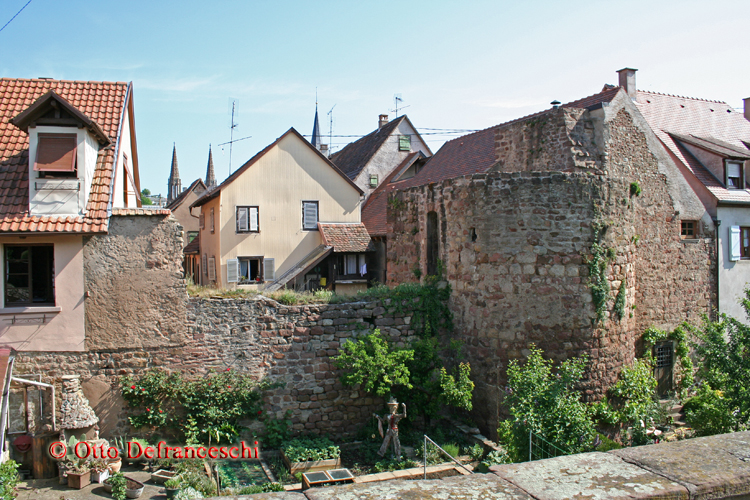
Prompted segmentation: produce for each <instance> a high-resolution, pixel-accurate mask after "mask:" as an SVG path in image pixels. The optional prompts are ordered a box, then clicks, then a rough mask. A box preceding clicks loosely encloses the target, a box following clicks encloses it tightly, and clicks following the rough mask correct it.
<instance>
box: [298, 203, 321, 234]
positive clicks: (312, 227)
mask: <svg viewBox="0 0 750 500" xmlns="http://www.w3.org/2000/svg"><path fill="white" fill-rule="evenodd" d="M310 206H314V207H315V223H314V224H311V223H310V220H309V219H308V218H307V207H310ZM319 221H320V204H319V202H318V201H317V200H303V201H302V230H304V231H317V230H318V222H319Z"/></svg>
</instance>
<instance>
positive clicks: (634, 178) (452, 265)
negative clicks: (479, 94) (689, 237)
mask: <svg viewBox="0 0 750 500" xmlns="http://www.w3.org/2000/svg"><path fill="white" fill-rule="evenodd" d="M615 105H616V106H615ZM638 117H639V115H638V113H637V111H634V110H633V109H632V103H631V104H627V103H623V102H620V103H614V104H613V105H612V106H611V108H609V109H606V110H599V112H598V113H591V112H589V111H585V110H553V111H551V112H550V113H549V116H548V117H547V118H546V119H547V121H546V122H545V121H544V119H545V118H544V116H539V117H535V118H534V119H533V121H528V120H527V121H524V122H517V123H513V124H511V126H509V127H504V128H502V130H499V131H498V132H497V135H496V137H497V138H498V141H497V142H496V148H497V149H498V150H499V151H498V155H499V157H503V158H506V159H507V161H512V162H513V163H512V164H511V163H507V162H506V163H503V161H501V162H499V163H498V168H503V170H507V171H511V172H513V173H508V172H506V171H504V172H493V173H489V174H477V175H474V176H471V177H462V178H456V179H449V180H446V181H443V182H441V183H435V184H430V185H424V186H417V187H413V188H410V189H408V190H405V191H402V192H397V193H396V195H395V198H394V200H393V202H391V203H389V207H388V210H389V213H388V217H389V222H390V223H392V224H393V228H394V229H393V231H394V232H393V234H392V235H389V251H388V263H389V267H388V282H389V283H390V284H396V283H401V282H404V281H417V280H419V279H423V278H421V277H422V276H425V275H426V274H427V273H428V265H427V263H428V261H429V260H430V248H437V249H438V250H437V254H438V257H439V259H440V261H441V263H442V266H443V269H444V272H445V277H446V278H447V280H448V281H449V283H450V284H451V286H452V290H453V292H452V296H451V302H450V307H451V309H452V310H453V312H454V314H455V316H456V321H455V323H456V329H457V331H458V332H459V333H460V335H462V336H463V338H464V340H465V342H466V347H465V350H464V351H465V353H466V355H467V357H468V358H469V361H470V362H471V365H472V378H473V379H474V381H475V383H476V392H475V402H476V403H477V404H475V408H476V410H475V417H476V419H477V421H478V423H479V424H480V426H482V425H484V426H485V427H483V430H484V431H485V432H488V433H490V434H491V435H494V431H495V429H496V428H497V425H496V424H497V421H498V419H499V418H500V416H501V413H502V410H501V402H502V396H503V391H504V386H505V384H506V378H505V372H506V369H507V365H508V363H509V362H510V361H511V360H514V359H523V358H524V357H525V356H526V355H527V354H528V349H529V345H530V344H532V343H534V344H536V345H537V346H538V347H540V348H542V349H543V350H544V352H545V354H546V355H547V356H548V357H550V358H553V359H556V360H558V361H559V360H564V359H566V358H568V357H570V356H574V355H579V354H586V355H587V356H588V359H589V368H588V374H587V377H588V378H587V382H586V386H585V387H584V390H585V393H586V395H587V397H588V398H589V399H594V398H598V397H600V396H601V395H602V394H603V393H604V392H605V391H606V389H607V388H608V387H610V386H611V385H612V384H613V383H614V382H615V381H616V379H617V376H618V374H619V372H620V369H621V367H622V366H623V365H624V364H627V363H630V362H631V361H632V360H633V358H634V356H635V355H636V354H637V341H638V339H639V337H640V334H641V333H642V331H643V330H644V329H645V328H647V327H649V326H657V327H660V328H674V327H675V326H677V325H678V324H679V323H680V322H681V321H683V320H686V319H697V317H698V315H700V314H702V313H710V312H711V307H712V305H713V304H715V290H716V283H715V278H714V276H715V268H714V264H713V263H715V256H714V255H713V252H714V250H713V249H714V246H715V244H714V242H713V240H712V238H710V237H707V238H703V239H699V240H697V241H694V242H689V243H686V242H684V241H683V240H681V239H680V222H679V217H678V215H679V210H677V209H676V208H675V207H676V203H675V199H674V197H673V193H674V192H675V189H674V186H670V182H674V179H671V180H670V179H668V177H667V175H665V173H664V171H665V168H664V165H663V163H662V162H663V158H660V157H659V155H658V150H657V149H656V148H655V146H654V143H655V141H653V137H650V136H649V134H650V130H646V129H644V126H643V124H642V123H638ZM541 123H545V124H546V125H545V126H544V130H546V132H545V133H540V134H538V135H534V134H535V133H532V132H529V130H528V129H529V128H532V129H536V128H539V127H540V124H541ZM576 134H582V136H580V135H579V137H578V138H577V139H576V138H575V137H574V136H575V135H576ZM652 135H653V134H651V136H652ZM501 136H502V137H501ZM583 136H585V137H583ZM586 137H588V138H589V139H586ZM530 138H531V139H530ZM532 140H533V141H535V142H533V141H532ZM503 141H506V142H503ZM530 141H532V142H533V144H532V143H530ZM534 144H540V145H543V144H548V145H550V147H549V150H548V151H541V152H537V151H536V149H535V148H534V147H531V146H533V145H534ZM597 144H599V146H597ZM506 148H509V149H506ZM513 148H520V150H514V149H513ZM563 154H566V155H567V156H568V158H569V160H570V161H566V160H564V158H562V157H560V156H559V155H563ZM586 158H591V159H592V160H586ZM587 162H588V163H587ZM535 165H540V166H544V165H552V166H559V167H564V168H565V169H566V170H567V171H566V172H550V171H542V172H528V171H526V170H527V169H528V168H530V167H531V166H535ZM631 183H637V185H638V187H640V189H641V194H640V195H639V196H636V195H631V192H630V190H631ZM682 201H683V203H684V200H682ZM431 214H432V215H431ZM435 217H436V218H437V224H436V227H437V234H436V236H435V239H436V240H437V241H436V242H435V241H431V236H430V234H431V229H430V224H434V222H432V223H431V222H430V221H431V220H432V221H434V220H435ZM433 231H434V230H433ZM709 234H710V233H709ZM595 243H596V244H597V245H599V246H600V247H601V258H602V259H603V260H605V262H606V266H605V273H604V275H605V281H606V283H607V285H608V287H609V298H608V300H607V301H606V303H605V304H603V306H602V308H601V312H602V313H603V315H604V319H603V321H599V320H598V319H597V316H598V315H597V307H596V306H595V305H594V303H593V300H592V293H591V287H590V282H591V276H590V266H589V262H591V261H592V259H593V256H594V248H595V247H594V244H595ZM623 282H624V283H625V285H624V287H623V292H622V293H624V294H625V295H624V297H623V298H624V299H625V300H624V303H623V304H622V308H621V309H618V308H616V307H615V303H616V299H617V296H618V294H619V293H620V290H621V284H622V283H623Z"/></svg>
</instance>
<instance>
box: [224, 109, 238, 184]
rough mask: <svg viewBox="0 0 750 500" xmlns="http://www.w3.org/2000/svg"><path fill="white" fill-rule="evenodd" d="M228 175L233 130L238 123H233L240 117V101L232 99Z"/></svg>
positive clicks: (230, 163)
mask: <svg viewBox="0 0 750 500" xmlns="http://www.w3.org/2000/svg"><path fill="white" fill-rule="evenodd" d="M229 115H230V119H229V143H224V144H229V175H232V145H233V144H234V142H235V141H234V129H236V128H237V127H238V126H239V123H237V122H235V119H236V118H239V116H240V101H239V99H236V98H234V97H230V98H229Z"/></svg>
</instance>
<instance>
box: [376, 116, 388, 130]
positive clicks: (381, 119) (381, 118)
mask: <svg viewBox="0 0 750 500" xmlns="http://www.w3.org/2000/svg"><path fill="white" fill-rule="evenodd" d="M387 123H388V115H380V116H378V128H383V126H384V125H385V124H387Z"/></svg>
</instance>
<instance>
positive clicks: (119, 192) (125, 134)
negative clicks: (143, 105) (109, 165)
mask: <svg viewBox="0 0 750 500" xmlns="http://www.w3.org/2000/svg"><path fill="white" fill-rule="evenodd" d="M125 155H127V158H128V169H129V170H130V174H131V175H130V177H129V176H127V175H126V174H125V170H124V169H123V162H124V158H125ZM134 179H135V177H134V175H133V147H132V141H131V140H130V111H129V110H128V109H127V107H126V108H125V112H124V116H123V119H122V127H121V128H120V147H119V150H118V153H117V159H116V162H115V187H114V190H115V191H114V193H113V195H114V196H113V198H112V207H113V208H123V207H126V206H127V207H129V208H135V207H137V206H138V205H137V203H138V202H137V198H136V196H137V195H138V192H137V189H136V187H135V184H134ZM123 183H127V187H128V198H127V205H126V204H125V195H124V184H123Z"/></svg>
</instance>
